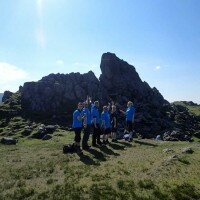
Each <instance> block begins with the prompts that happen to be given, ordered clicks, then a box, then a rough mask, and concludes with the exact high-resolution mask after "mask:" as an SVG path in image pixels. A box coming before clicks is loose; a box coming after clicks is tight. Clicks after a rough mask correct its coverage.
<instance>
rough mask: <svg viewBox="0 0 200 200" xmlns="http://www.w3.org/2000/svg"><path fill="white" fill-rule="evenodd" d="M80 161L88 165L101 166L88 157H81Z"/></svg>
mask: <svg viewBox="0 0 200 200" xmlns="http://www.w3.org/2000/svg"><path fill="white" fill-rule="evenodd" d="M79 157H80V161H81V162H83V163H84V164H86V165H99V164H98V163H97V162H95V161H94V160H93V159H92V158H90V157H89V156H87V155H84V154H83V155H79Z"/></svg>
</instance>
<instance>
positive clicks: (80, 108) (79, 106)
mask: <svg viewBox="0 0 200 200" xmlns="http://www.w3.org/2000/svg"><path fill="white" fill-rule="evenodd" d="M78 109H79V110H82V109H83V103H82V102H79V103H78Z"/></svg>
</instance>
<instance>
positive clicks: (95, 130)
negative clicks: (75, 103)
mask: <svg viewBox="0 0 200 200" xmlns="http://www.w3.org/2000/svg"><path fill="white" fill-rule="evenodd" d="M92 128H93V135H92V145H96V143H101V141H100V135H101V129H100V126H99V124H97V125H96V127H95V126H94V124H92Z"/></svg>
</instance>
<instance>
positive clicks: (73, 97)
mask: <svg viewBox="0 0 200 200" xmlns="http://www.w3.org/2000/svg"><path fill="white" fill-rule="evenodd" d="M98 89H99V81H98V79H97V78H96V77H95V75H94V73H93V72H91V71H90V72H88V73H86V74H80V73H71V74H50V75H49V76H46V77H43V78H42V79H41V80H40V81H38V82H27V83H25V84H24V86H23V87H21V88H20V93H21V103H22V109H23V110H24V111H26V112H28V113H32V114H33V113H40V114H41V115H46V116H53V115H59V114H63V113H70V112H71V111H72V110H73V109H74V108H75V106H76V104H77V102H79V101H83V100H85V99H86V96H87V95H90V96H93V97H94V98H97V94H98Z"/></svg>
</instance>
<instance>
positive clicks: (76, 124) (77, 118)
mask: <svg viewBox="0 0 200 200" xmlns="http://www.w3.org/2000/svg"><path fill="white" fill-rule="evenodd" d="M82 109H83V104H82V103H78V107H77V109H76V110H75V111H74V113H73V124H72V127H73V129H74V132H75V137H74V145H75V148H76V150H77V153H82V151H81V148H80V142H81V131H82V128H83V119H84V116H83V112H82Z"/></svg>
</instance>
